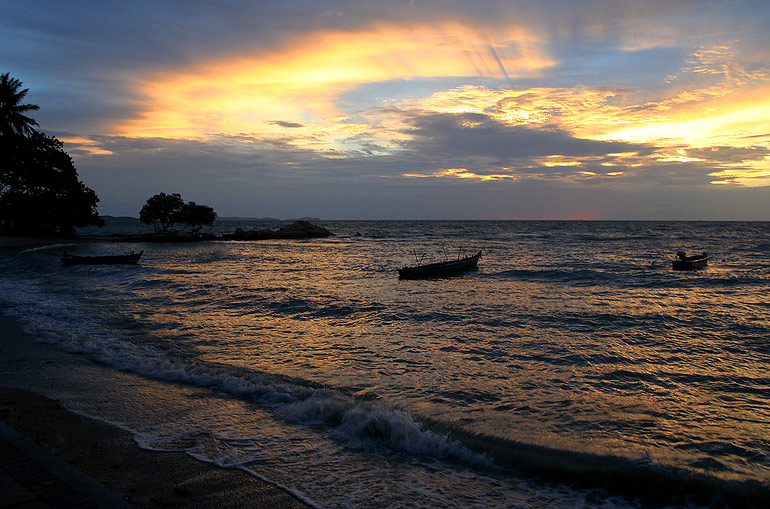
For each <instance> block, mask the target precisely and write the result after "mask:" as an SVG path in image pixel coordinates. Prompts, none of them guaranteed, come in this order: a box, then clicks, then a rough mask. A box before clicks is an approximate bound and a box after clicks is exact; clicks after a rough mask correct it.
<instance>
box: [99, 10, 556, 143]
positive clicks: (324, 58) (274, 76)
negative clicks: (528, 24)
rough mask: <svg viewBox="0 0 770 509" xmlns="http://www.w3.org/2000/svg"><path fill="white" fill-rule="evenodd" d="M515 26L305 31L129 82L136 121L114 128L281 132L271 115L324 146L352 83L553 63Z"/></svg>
mask: <svg viewBox="0 0 770 509" xmlns="http://www.w3.org/2000/svg"><path fill="white" fill-rule="evenodd" d="M553 64H554V62H553V61H552V60H551V59H550V58H549V57H548V56H547V55H546V54H545V51H544V49H543V45H542V43H541V41H540V39H539V38H538V37H537V36H535V35H534V34H532V33H531V32H529V31H527V30H524V29H514V30H511V31H509V32H505V33H495V34H492V35H489V34H482V33H478V32H477V31H475V30H474V29H472V28H470V27H468V26H465V25H463V24H461V23H459V22H448V23H445V24H444V25H442V26H425V25H411V26H410V25H380V26H376V27H374V28H373V29H369V30H360V31H327V32H314V33H311V34H309V35H307V36H305V37H304V38H302V39H301V40H297V41H295V42H294V43H293V44H291V45H287V46H285V47H281V48H276V49H274V50H273V51H271V52H269V53H268V52H265V53H260V54H256V55H246V56H235V57H232V58H226V59H220V60H214V61H207V62H201V63H198V64H196V65H194V66H192V67H190V68H186V69H181V70H177V71H173V72H168V73H165V74H159V75H153V76H150V77H147V78H145V79H143V80H139V81H137V82H136V83H135V85H134V86H135V88H136V89H137V92H138V94H139V95H140V97H142V98H143V99H142V101H141V103H140V104H139V114H138V117H137V118H135V119H133V120H130V121H128V122H124V123H122V124H121V125H118V126H115V128H114V130H115V133H116V134H121V135H125V136H131V137H141V136H163V137H179V138H196V137H206V136H208V135H211V134H213V133H222V134H237V133H259V134H263V135H269V136H283V135H285V134H286V130H285V128H284V127H282V126H281V124H280V123H276V122H275V120H276V119H280V120H284V121H292V122H297V123H301V124H302V125H303V126H306V127H304V128H302V127H299V128H294V129H293V130H292V132H291V136H292V140H293V141H292V143H295V144H296V143H299V142H298V141H296V140H297V139H298V138H299V137H298V136H297V135H298V134H302V133H301V131H303V129H304V130H305V131H306V132H312V134H313V135H315V136H316V139H318V137H319V136H320V137H322V138H324V139H325V140H326V143H328V144H330V145H333V144H334V140H336V139H339V138H344V137H345V136H349V135H350V133H351V131H353V132H355V131H356V126H355V122H354V123H353V124H351V123H349V122H348V121H347V120H340V117H342V118H343V119H344V118H346V117H347V112H344V111H341V110H340V107H339V106H338V105H337V100H338V98H339V97H340V95H341V94H343V93H344V92H346V91H348V90H351V89H353V88H355V87H358V86H360V85H362V84H372V83H382V82H387V81H390V80H403V79H415V78H436V77H447V76H479V75H481V76H495V77H503V76H505V75H509V76H511V75H512V76H525V75H527V76H528V75H533V74H535V73H537V72H539V71H540V70H542V69H544V68H546V67H548V66H551V65H553Z"/></svg>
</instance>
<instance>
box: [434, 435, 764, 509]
mask: <svg viewBox="0 0 770 509" xmlns="http://www.w3.org/2000/svg"><path fill="white" fill-rule="evenodd" d="M426 426H427V427H428V428H429V429H432V430H434V431H436V432H437V433H441V434H445V435H447V436H449V437H451V438H453V439H455V440H457V441H458V442H459V443H460V444H462V445H463V446H464V447H467V448H468V449H470V450H473V451H476V452H477V453H480V454H484V455H486V456H488V457H490V458H491V459H492V461H494V464H495V465H497V466H498V467H501V468H506V469H510V470H512V471H514V472H516V473H518V474H522V475H525V476H527V477H535V478H538V479H541V480H545V481H550V482H556V483H564V482H566V483H568V484H570V485H572V486H573V487H575V488H578V489H581V488H583V489H591V488H595V487H596V486H602V487H603V488H604V489H606V490H607V491H608V492H610V493H613V494H616V495H620V496H624V497H626V498H628V499H629V500H634V499H635V500H637V501H639V502H641V503H642V505H643V506H650V507H661V506H691V507H692V506H703V507H714V506H716V507H719V506H727V507H767V504H768V503H770V485H768V484H766V483H765V484H763V483H760V482H758V481H738V480H730V479H722V478H719V477H715V476H711V475H706V474H702V473H698V472H695V471H692V470H687V469H685V468H679V467H674V466H668V465H662V464H659V463H658V462H656V461H655V460H654V459H653V458H652V457H650V456H649V455H646V454H645V455H642V456H639V457H636V458H627V457H620V456H614V455H610V454H594V453H587V452H578V451H572V450H565V449H556V448H551V447H547V446H542V445H534V444H527V443H523V442H519V441H515V440H507V439H503V438H499V437H492V436H488V435H483V434H479V433H470V432H467V431H465V430H463V429H460V428H458V427H455V426H453V425H451V424H449V425H448V424H445V423H440V422H437V421H428V420H426Z"/></svg>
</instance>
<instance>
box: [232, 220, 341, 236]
mask: <svg viewBox="0 0 770 509" xmlns="http://www.w3.org/2000/svg"><path fill="white" fill-rule="evenodd" d="M331 234H332V233H331V232H330V231H329V230H327V229H326V228H323V227H321V226H318V225H314V224H313V223H310V222H309V221H295V222H293V223H292V224H288V225H286V226H282V227H281V228H279V229H277V230H268V229H265V230H251V231H246V230H244V229H243V228H238V229H237V230H235V232H234V233H232V234H226V235H222V237H221V239H222V240H267V239H313V238H323V237H329V236H330V235H331Z"/></svg>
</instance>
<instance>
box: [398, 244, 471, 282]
mask: <svg viewBox="0 0 770 509" xmlns="http://www.w3.org/2000/svg"><path fill="white" fill-rule="evenodd" d="M479 258H481V251H479V252H478V253H476V254H475V255H473V256H468V257H466V258H460V259H459V260H452V261H448V262H438V263H430V264H428V265H417V266H415V267H404V268H401V269H398V277H399V278H401V279H419V278H425V277H435V276H447V275H453V274H458V273H460V272H465V271H468V270H474V269H476V268H477V266H478V263H479Z"/></svg>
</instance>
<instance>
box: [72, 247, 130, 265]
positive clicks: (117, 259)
mask: <svg viewBox="0 0 770 509" xmlns="http://www.w3.org/2000/svg"><path fill="white" fill-rule="evenodd" d="M142 253H144V251H139V252H138V253H134V252H133V251H131V253H130V254H127V255H117V256H75V255H71V254H69V253H68V252H67V251H65V252H64V256H62V257H61V262H62V263H63V264H64V265H65V266H70V265H109V264H133V265H136V264H137V263H138V262H139V258H141V257H142Z"/></svg>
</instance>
